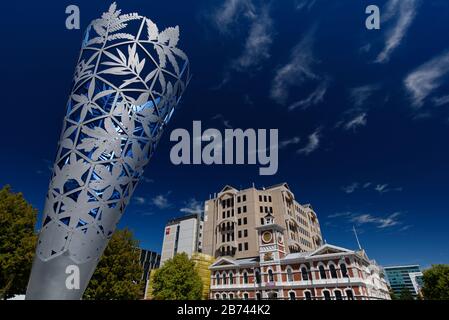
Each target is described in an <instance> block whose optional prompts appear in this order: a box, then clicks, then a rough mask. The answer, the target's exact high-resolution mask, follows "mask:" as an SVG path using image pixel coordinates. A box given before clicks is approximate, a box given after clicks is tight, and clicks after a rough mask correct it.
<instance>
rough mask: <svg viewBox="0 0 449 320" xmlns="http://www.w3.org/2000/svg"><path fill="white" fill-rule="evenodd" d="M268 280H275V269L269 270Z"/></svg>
mask: <svg viewBox="0 0 449 320" xmlns="http://www.w3.org/2000/svg"><path fill="white" fill-rule="evenodd" d="M268 281H269V282H274V275H273V270H271V269H270V270H268Z"/></svg>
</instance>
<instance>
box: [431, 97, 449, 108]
mask: <svg viewBox="0 0 449 320" xmlns="http://www.w3.org/2000/svg"><path fill="white" fill-rule="evenodd" d="M448 103H449V95H446V96H441V97H436V98H434V99H433V104H434V105H435V106H436V107H441V106H444V105H446V104H448Z"/></svg>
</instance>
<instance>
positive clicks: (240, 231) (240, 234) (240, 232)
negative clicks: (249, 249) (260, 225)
mask: <svg viewBox="0 0 449 320" xmlns="http://www.w3.org/2000/svg"><path fill="white" fill-rule="evenodd" d="M238 237H239V239H240V238H241V237H242V230H239V235H238Z"/></svg>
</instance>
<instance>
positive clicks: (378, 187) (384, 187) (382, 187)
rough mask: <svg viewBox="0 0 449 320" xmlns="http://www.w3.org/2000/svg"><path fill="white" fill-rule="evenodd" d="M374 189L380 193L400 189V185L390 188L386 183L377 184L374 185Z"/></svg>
mask: <svg viewBox="0 0 449 320" xmlns="http://www.w3.org/2000/svg"><path fill="white" fill-rule="evenodd" d="M374 190H376V191H377V192H379V193H380V194H382V193H386V192H392V191H402V188H401V187H397V188H390V187H389V185H388V184H378V185H376V186H375V187H374Z"/></svg>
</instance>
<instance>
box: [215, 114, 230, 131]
mask: <svg viewBox="0 0 449 320" xmlns="http://www.w3.org/2000/svg"><path fill="white" fill-rule="evenodd" d="M212 120H220V121H221V123H223V126H224V127H225V128H228V129H231V128H232V126H231V124H230V122H229V120H226V119H225V117H224V116H223V115H222V114H221V113H218V114H216V115H215V116H213V117H212Z"/></svg>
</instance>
